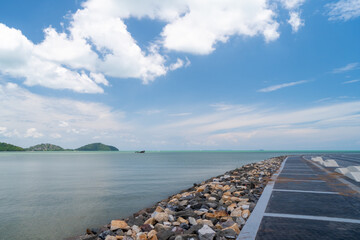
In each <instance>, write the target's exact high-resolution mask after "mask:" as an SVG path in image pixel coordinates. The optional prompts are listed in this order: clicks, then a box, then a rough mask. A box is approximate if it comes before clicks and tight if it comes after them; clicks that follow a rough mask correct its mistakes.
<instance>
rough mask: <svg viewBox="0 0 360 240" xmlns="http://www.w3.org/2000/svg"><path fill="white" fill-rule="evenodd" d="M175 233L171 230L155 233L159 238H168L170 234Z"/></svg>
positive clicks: (162, 239) (165, 239)
mask: <svg viewBox="0 0 360 240" xmlns="http://www.w3.org/2000/svg"><path fill="white" fill-rule="evenodd" d="M174 235H175V233H174V232H173V231H171V230H162V231H160V232H158V233H157V234H156V236H157V238H158V239H159V240H168V239H169V238H170V237H171V236H174Z"/></svg>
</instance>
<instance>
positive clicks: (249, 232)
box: [237, 157, 288, 240]
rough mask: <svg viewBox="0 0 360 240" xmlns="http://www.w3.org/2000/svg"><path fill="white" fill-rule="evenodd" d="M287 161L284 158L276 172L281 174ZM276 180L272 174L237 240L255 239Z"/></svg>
mask: <svg viewBox="0 0 360 240" xmlns="http://www.w3.org/2000/svg"><path fill="white" fill-rule="evenodd" d="M287 159H288V157H287V158H285V160H284V161H283V162H282V164H281V167H280V169H279V171H278V172H279V173H281V171H282V170H283V168H284V166H285V163H286V160H287ZM276 178H277V176H276V175H275V174H273V176H272V177H271V181H269V182H268V184H267V185H266V187H265V189H264V191H263V193H262V194H261V197H260V199H259V201H258V202H257V204H256V207H255V208H254V210H253V212H252V213H251V215H250V217H249V219H248V220H247V221H246V224H245V225H244V227H243V228H242V230H241V232H240V234H239V236H238V237H237V240H243V239H255V237H256V234H257V232H258V230H259V227H260V223H261V219H262V218H263V216H264V213H265V210H266V207H267V204H268V202H269V199H270V196H271V193H272V190H273V188H274V183H275V180H276Z"/></svg>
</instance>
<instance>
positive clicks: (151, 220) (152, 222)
mask: <svg viewBox="0 0 360 240" xmlns="http://www.w3.org/2000/svg"><path fill="white" fill-rule="evenodd" d="M155 223H156V220H155V218H149V219H148V220H146V221H145V222H144V224H151V225H154V224H155Z"/></svg>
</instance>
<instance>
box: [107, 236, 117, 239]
mask: <svg viewBox="0 0 360 240" xmlns="http://www.w3.org/2000/svg"><path fill="white" fill-rule="evenodd" d="M105 240H117V238H116V237H114V236H110V235H107V236H106V238H105Z"/></svg>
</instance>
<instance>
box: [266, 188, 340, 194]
mask: <svg viewBox="0 0 360 240" xmlns="http://www.w3.org/2000/svg"><path fill="white" fill-rule="evenodd" d="M273 191H276V192H299V193H319V194H340V193H338V192H322V191H305V190H292V189H278V188H277V189H273Z"/></svg>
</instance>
